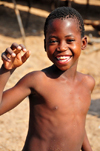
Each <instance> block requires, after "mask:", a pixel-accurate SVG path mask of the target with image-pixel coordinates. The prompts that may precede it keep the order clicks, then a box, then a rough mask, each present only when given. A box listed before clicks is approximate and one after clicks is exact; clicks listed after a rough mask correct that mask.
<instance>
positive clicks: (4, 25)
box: [0, 0, 100, 151]
mask: <svg viewBox="0 0 100 151" xmlns="http://www.w3.org/2000/svg"><path fill="white" fill-rule="evenodd" d="M85 4H86V0H83V1H82V2H80V0H74V2H72V7H74V8H76V9H77V10H78V11H79V12H80V13H81V14H82V16H83V18H84V20H86V19H88V20H92V21H93V20H99V19H100V18H99V17H100V0H90V7H89V8H88V10H86V6H85ZM18 8H19V10H20V13H21V17H22V21H23V24H24V25H25V24H26V22H28V21H27V11H28V7H27V6H26V3H25V2H23V3H22V5H21V4H18ZM50 11H51V10H50V6H45V5H44V4H43V5H41V4H38V3H34V4H32V8H31V15H30V18H29V23H28V27H27V29H25V33H26V39H25V45H26V47H27V49H29V50H31V56H30V58H29V59H28V61H27V62H26V63H25V64H24V65H23V66H22V67H20V68H18V69H17V70H16V71H15V73H14V74H13V75H12V76H11V78H10V79H9V82H8V84H7V86H6V88H9V87H11V86H13V85H14V84H15V83H16V82H17V81H18V80H19V79H20V78H21V77H22V76H23V75H25V74H26V73H28V72H30V71H33V70H39V69H42V68H44V67H47V66H48V65H51V62H50V61H49V60H48V58H47V56H46V52H45V51H44V42H43V41H44V36H43V25H44V22H45V18H46V17H47V15H48V14H49V12H50ZM85 30H86V33H85V35H86V36H88V40H89V41H90V40H91V39H90V38H89V36H90V35H91V34H92V36H93V37H92V38H94V39H95V40H97V39H98V40H99V43H93V44H92V45H89V44H88V46H87V48H86V50H85V51H82V54H81V56H80V59H79V65H78V71H80V72H82V73H86V74H90V75H92V76H93V77H94V79H95V80H96V86H95V88H94V91H93V93H92V97H91V106H90V109H89V112H88V114H87V118H86V131H87V134H88V137H89V141H90V144H91V146H92V149H93V151H100V63H99V62H100V38H99V37H100V33H99V32H98V31H96V30H95V29H94V28H93V27H92V26H91V25H85ZM13 42H17V43H23V39H22V37H21V34H20V30H19V26H18V22H17V19H16V16H15V13H14V9H13V4H12V3H7V2H5V1H3V2H2V1H0V54H1V53H2V52H3V51H4V50H5V48H7V47H9V46H10V45H11V44H12V43H13ZM0 63H1V64H2V61H0ZM28 105H29V104H28V98H26V99H25V100H24V101H23V102H22V103H21V104H20V105H18V106H17V107H16V108H15V109H13V110H12V111H9V112H8V113H6V114H4V115H2V116H1V117H0V151H21V149H22V147H23V145H24V142H25V138H26V134H27V129H28V117H29V106H28Z"/></svg>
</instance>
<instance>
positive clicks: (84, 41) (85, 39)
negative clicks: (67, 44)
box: [81, 36, 87, 50]
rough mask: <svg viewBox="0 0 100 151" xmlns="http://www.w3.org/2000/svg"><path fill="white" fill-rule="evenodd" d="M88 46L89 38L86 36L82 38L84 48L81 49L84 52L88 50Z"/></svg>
mask: <svg viewBox="0 0 100 151" xmlns="http://www.w3.org/2000/svg"><path fill="white" fill-rule="evenodd" d="M86 46H87V37H86V36H84V37H83V38H82V46H81V49H82V50H84V49H85V48H86Z"/></svg>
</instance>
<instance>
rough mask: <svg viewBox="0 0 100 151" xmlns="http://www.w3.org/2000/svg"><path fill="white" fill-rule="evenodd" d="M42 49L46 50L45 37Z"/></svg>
mask: <svg viewBox="0 0 100 151" xmlns="http://www.w3.org/2000/svg"><path fill="white" fill-rule="evenodd" d="M44 49H45V51H46V39H44Z"/></svg>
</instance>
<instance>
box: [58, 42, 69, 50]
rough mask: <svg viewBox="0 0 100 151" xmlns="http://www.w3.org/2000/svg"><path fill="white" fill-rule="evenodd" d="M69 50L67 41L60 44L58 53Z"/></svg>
mask: <svg viewBox="0 0 100 151" xmlns="http://www.w3.org/2000/svg"><path fill="white" fill-rule="evenodd" d="M67 49H68V46H67V44H66V42H65V41H62V42H60V43H59V46H58V47H57V51H66V50H67Z"/></svg>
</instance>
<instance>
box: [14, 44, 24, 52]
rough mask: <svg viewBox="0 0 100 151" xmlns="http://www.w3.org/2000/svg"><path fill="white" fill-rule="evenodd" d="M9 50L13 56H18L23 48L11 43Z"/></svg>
mask: <svg viewBox="0 0 100 151" xmlns="http://www.w3.org/2000/svg"><path fill="white" fill-rule="evenodd" d="M11 49H12V50H13V52H14V53H15V54H18V53H19V52H20V51H21V50H22V49H23V48H22V47H21V46H20V45H18V44H17V43H13V44H12V45H11Z"/></svg>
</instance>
